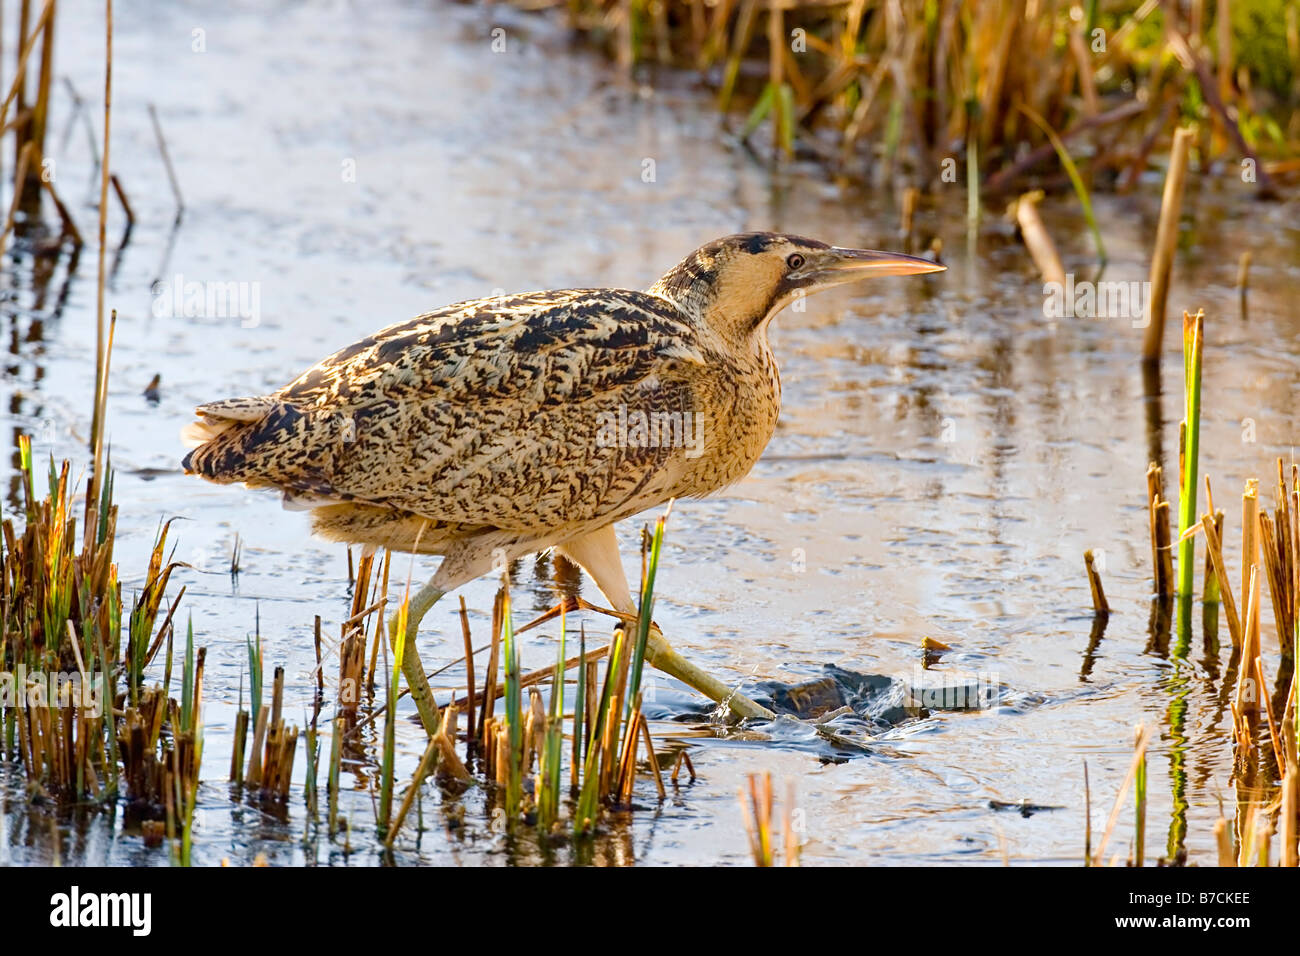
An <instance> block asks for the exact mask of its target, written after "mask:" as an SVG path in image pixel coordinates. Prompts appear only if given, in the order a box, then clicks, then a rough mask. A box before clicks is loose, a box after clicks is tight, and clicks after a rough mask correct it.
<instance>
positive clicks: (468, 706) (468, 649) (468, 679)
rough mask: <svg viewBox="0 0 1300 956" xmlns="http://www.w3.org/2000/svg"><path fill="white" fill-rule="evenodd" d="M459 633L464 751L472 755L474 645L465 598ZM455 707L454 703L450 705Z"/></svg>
mask: <svg viewBox="0 0 1300 956" xmlns="http://www.w3.org/2000/svg"><path fill="white" fill-rule="evenodd" d="M460 632H461V636H462V637H463V638H464V640H465V692H466V695H465V718H466V720H467V721H468V725H467V727H466V729H465V751H466V753H467V754H472V753H473V751H474V744H475V741H476V740H477V739H478V737H477V735H476V734H475V733H474V717H475V710H476V707H475V704H474V645H473V642H472V640H471V638H470V633H469V610H468V609H467V608H466V607H465V596H464V595H463V594H462V595H461V598H460ZM451 706H452V707H455V706H456V705H455V702H454V701H453V702H452V704H451Z"/></svg>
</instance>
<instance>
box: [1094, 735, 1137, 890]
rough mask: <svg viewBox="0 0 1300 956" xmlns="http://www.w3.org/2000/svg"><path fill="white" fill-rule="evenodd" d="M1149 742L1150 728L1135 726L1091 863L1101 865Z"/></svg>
mask: <svg viewBox="0 0 1300 956" xmlns="http://www.w3.org/2000/svg"><path fill="white" fill-rule="evenodd" d="M1150 742H1151V729H1150V728H1149V727H1147V726H1146V725H1145V724H1143V725H1140V726H1139V727H1138V728H1137V742H1136V743H1135V745H1134V747H1133V759H1132V761H1131V762H1130V763H1129V767H1128V773H1126V774H1125V775H1124V782H1123V783H1122V784H1121V785H1120V788H1119V792H1118V793H1117V794H1116V795H1115V805H1114V806H1113V807H1111V811H1110V816H1109V817H1108V818H1107V819H1106V829H1105V830H1103V831H1102V834H1101V840H1100V841H1099V842H1098V844H1097V851H1096V853H1095V854H1093V858H1092V865H1093V866H1101V861H1102V858H1103V855H1104V854H1105V852H1106V844H1107V843H1109V842H1110V835H1111V833H1113V832H1114V830H1115V824H1116V823H1118V822H1119V814H1120V811H1121V810H1122V809H1124V798H1125V797H1126V796H1127V795H1128V788H1129V786H1130V784H1132V783H1133V778H1134V777H1136V776H1137V772H1138V767H1140V766H1141V765H1142V761H1143V760H1144V759H1145V758H1146V752H1147V745H1148V744H1149V743H1150Z"/></svg>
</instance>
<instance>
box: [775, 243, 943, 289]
mask: <svg viewBox="0 0 1300 956" xmlns="http://www.w3.org/2000/svg"><path fill="white" fill-rule="evenodd" d="M947 268H948V267H947V266H943V265H940V264H939V263H937V262H931V261H930V260H929V259H920V258H918V257H916V256H905V255H903V254H902V253H898V252H876V251H875V250H873V249H841V248H839V247H838V246H832V247H831V248H830V249H827V250H825V251H824V252H821V253H818V254H815V255H810V256H809V257H808V262H807V264H805V265H804V266H803V268H801V269H799V271H797V272H793V273H791V274H790V276H789V282H790V284H791V285H792V286H793V287H795V288H800V289H805V290H807V291H808V292H819V291H821V290H822V289H829V288H831V287H832V286H837V285H843V284H844V283H846V282H857V281H859V280H861V279H870V278H873V277H875V276H912V275H922V274H924V273H927V272H943V271H944V270H945V269H947Z"/></svg>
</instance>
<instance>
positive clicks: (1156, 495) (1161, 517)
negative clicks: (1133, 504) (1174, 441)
mask: <svg viewBox="0 0 1300 956" xmlns="http://www.w3.org/2000/svg"><path fill="white" fill-rule="evenodd" d="M1147 510H1148V515H1149V517H1150V524H1151V566H1152V568H1153V571H1154V574H1155V593H1156V594H1157V595H1158V596H1160V597H1166V596H1168V595H1171V594H1173V593H1174V555H1173V547H1172V542H1171V541H1170V531H1169V501H1168V500H1167V499H1166V498H1165V497H1164V479H1163V469H1161V467H1160V466H1159V465H1157V464H1156V463H1155V462H1152V463H1151V464H1150V465H1148V466H1147Z"/></svg>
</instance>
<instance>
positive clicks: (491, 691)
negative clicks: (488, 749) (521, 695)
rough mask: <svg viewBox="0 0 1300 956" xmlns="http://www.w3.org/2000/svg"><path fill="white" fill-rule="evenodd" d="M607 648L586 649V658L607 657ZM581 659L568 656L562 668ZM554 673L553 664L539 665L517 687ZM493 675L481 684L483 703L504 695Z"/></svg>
mask: <svg viewBox="0 0 1300 956" xmlns="http://www.w3.org/2000/svg"><path fill="white" fill-rule="evenodd" d="M516 633H517V632H516ZM609 648H610V645H608V644H606V645H605V646H604V647H600V648H597V649H596V650H594V651H588V652H587V660H588V661H589V662H591V663H594V662H596V661H598V660H601V659H602V658H604V657H608V656H609ZM581 660H582V656H581V655H577V656H575V657H570V658H569V659H568V660H566V661H565V662H564V669H565V670H566V671H568V670H570V669H572V668H574V667H577V666H578V663H579V662H580V661H581ZM489 663H490V659H489ZM554 675H555V666H554V665H551V666H550V667H539V668H537V669H536V670H531V671H528V673H526V674H523V675H522V676H521V677H520V678H519V688H520V690H524V689H526V688H532V687H535V686H536V685H538V684H543V683H545V682H546V681H548V680H550V679H551V677H553V676H554ZM493 676H494V675H493V674H492V672H491V671H489V674H488V678H489V680H488V682H486V683H485V684H484V686H483V694H484V703H485V704H486V703H488V701H489V699H492V700H495V699H499V698H501V697H503V696H505V689H504V687H503V686H502V685H500V684H497V683H496V682H495V681H493V680H491V678H492V677H493ZM489 683H490V684H491V685H492V687H491V688H489V686H488V684H489ZM489 695H490V697H489ZM468 703H469V699H468V698H467V697H461V698H458V699H457V700H456V706H458V707H464V706H466V704H468Z"/></svg>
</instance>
